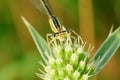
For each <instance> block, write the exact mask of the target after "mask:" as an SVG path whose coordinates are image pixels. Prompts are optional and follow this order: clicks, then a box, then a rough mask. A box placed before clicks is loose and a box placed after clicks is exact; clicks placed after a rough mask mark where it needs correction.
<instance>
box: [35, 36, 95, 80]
mask: <svg viewBox="0 0 120 80" xmlns="http://www.w3.org/2000/svg"><path fill="white" fill-rule="evenodd" d="M48 44H49V43H48ZM84 46H85V43H84V42H83V41H82V40H81V38H79V37H78V38H76V39H72V38H70V37H67V38H66V40H64V41H61V40H54V41H53V42H51V43H50V44H49V47H50V50H51V53H50V55H47V57H48V60H47V63H45V64H43V63H42V66H43V68H44V70H42V72H41V70H40V72H41V73H40V74H37V75H38V76H39V77H40V78H43V79H44V80H90V79H91V77H92V76H93V73H94V70H93V67H92V66H93V64H91V65H90V63H89V58H90V56H89V55H90V54H89V53H90V51H91V50H88V51H85V50H84ZM91 49H92V48H91Z"/></svg>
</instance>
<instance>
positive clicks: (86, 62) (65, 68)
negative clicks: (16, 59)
mask: <svg viewBox="0 0 120 80" xmlns="http://www.w3.org/2000/svg"><path fill="white" fill-rule="evenodd" d="M22 19H23V21H24V23H25V24H26V26H27V28H28V30H29V32H30V34H31V35H32V38H33V40H34V42H35V44H36V46H37V49H38V51H39V52H40V54H41V56H42V59H41V61H40V62H39V63H40V66H41V67H40V69H39V71H40V73H36V74H37V76H38V77H40V78H42V79H43V80H91V79H92V78H93V77H94V76H96V75H97V74H98V73H99V72H100V71H101V70H102V69H103V68H104V66H105V65H106V64H107V63H108V61H109V60H110V59H111V57H112V56H113V55H114V54H115V52H116V50H117V49H118V48H119V47H120V27H118V29H116V30H115V31H114V32H112V31H111V32H110V33H109V36H108V37H107V39H106V40H105V41H104V42H103V44H102V45H101V46H100V48H99V49H98V50H97V52H96V53H95V55H94V56H93V58H91V59H90V53H91V51H92V49H93V47H91V46H90V47H89V48H88V50H85V49H84V47H85V44H86V43H85V42H84V41H83V40H82V38H81V37H80V36H77V37H75V38H72V37H70V36H68V37H66V39H65V40H64V41H61V40H60V39H54V40H52V41H51V42H49V43H48V42H47V41H45V40H44V39H43V38H42V37H41V36H40V35H39V34H38V32H37V31H36V30H35V29H34V28H33V27H32V25H31V24H30V23H28V22H27V20H26V19H25V18H24V17H22Z"/></svg>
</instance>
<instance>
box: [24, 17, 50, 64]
mask: <svg viewBox="0 0 120 80" xmlns="http://www.w3.org/2000/svg"><path fill="white" fill-rule="evenodd" d="M22 20H23V21H24V23H25V24H26V26H27V28H28V30H29V32H30V34H31V36H32V38H33V40H34V42H35V44H36V46H37V49H38V51H39V52H40V54H41V56H42V58H43V60H44V61H45V62H46V60H47V55H48V53H50V50H49V47H48V44H47V42H46V41H45V40H44V39H43V38H42V37H41V36H40V35H39V33H38V32H37V31H36V30H35V29H34V28H33V27H32V25H31V24H30V23H29V22H28V21H27V20H26V19H25V18H24V17H22Z"/></svg>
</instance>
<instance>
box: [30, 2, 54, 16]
mask: <svg viewBox="0 0 120 80" xmlns="http://www.w3.org/2000/svg"><path fill="white" fill-rule="evenodd" d="M31 2H32V3H33V4H34V6H35V7H36V8H37V9H38V10H39V11H40V12H43V13H46V14H47V15H48V16H52V15H53V13H52V10H51V7H50V5H49V2H48V0H31Z"/></svg>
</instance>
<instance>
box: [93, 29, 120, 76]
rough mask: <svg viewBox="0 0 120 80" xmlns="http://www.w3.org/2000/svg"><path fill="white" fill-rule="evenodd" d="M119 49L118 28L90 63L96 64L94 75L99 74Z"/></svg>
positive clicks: (119, 33) (119, 34)
mask: <svg viewBox="0 0 120 80" xmlns="http://www.w3.org/2000/svg"><path fill="white" fill-rule="evenodd" d="M119 47H120V27H118V29H117V30H115V31H114V32H113V33H111V34H110V35H109V36H108V38H107V39H106V40H105V41H104V42H103V44H102V45H101V46H100V48H99V49H98V50H97V52H96V54H95V56H94V57H93V59H92V61H95V63H96V69H95V74H97V73H99V71H101V70H102V69H103V67H104V66H105V65H106V64H107V63H108V61H109V60H110V59H111V57H112V56H113V55H114V54H115V52H116V51H117V49H118V48H119Z"/></svg>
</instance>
